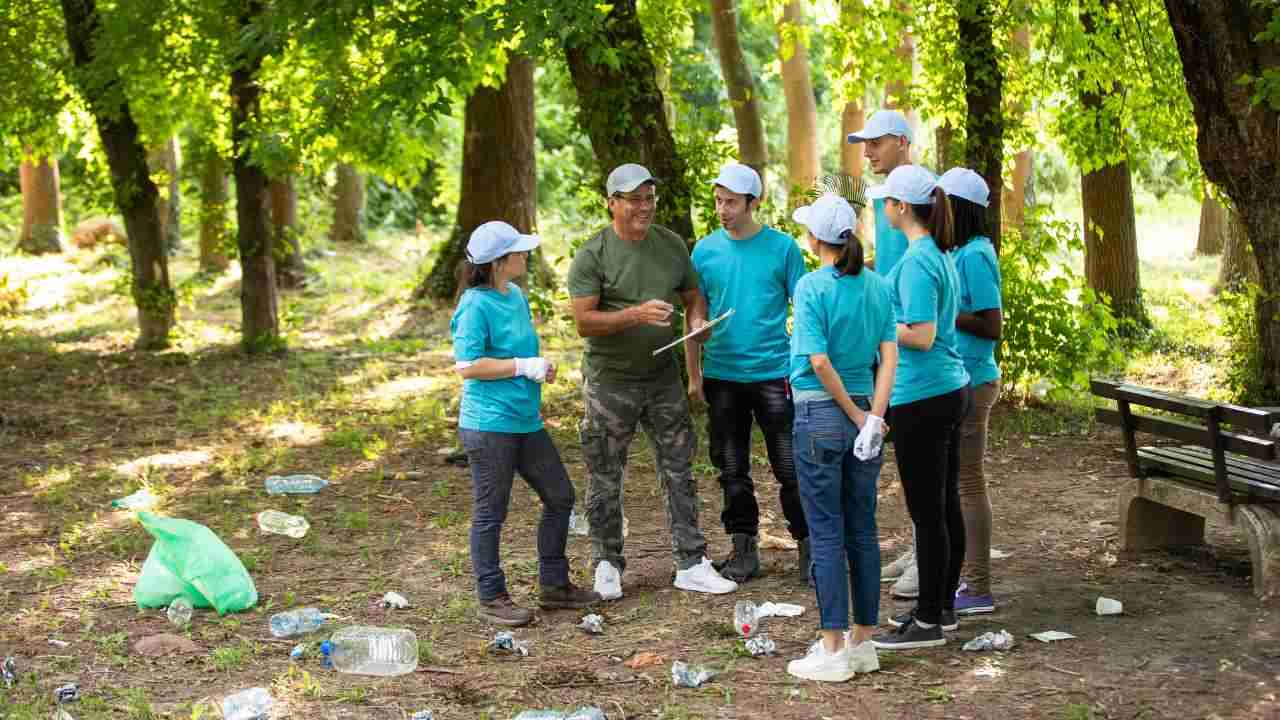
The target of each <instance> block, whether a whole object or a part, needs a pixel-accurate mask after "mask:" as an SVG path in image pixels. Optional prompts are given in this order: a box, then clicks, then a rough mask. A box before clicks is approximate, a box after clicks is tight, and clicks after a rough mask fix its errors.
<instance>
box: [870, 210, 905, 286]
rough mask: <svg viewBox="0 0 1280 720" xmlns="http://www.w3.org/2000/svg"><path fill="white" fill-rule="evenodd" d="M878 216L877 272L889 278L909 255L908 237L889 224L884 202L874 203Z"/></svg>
mask: <svg viewBox="0 0 1280 720" xmlns="http://www.w3.org/2000/svg"><path fill="white" fill-rule="evenodd" d="M872 207H873V208H874V209H875V214H876V272H878V273H880V277H886V278H887V277H889V273H891V272H893V268H894V267H896V266H897V265H898V261H900V260H902V256H903V255H906V254H907V246H908V245H909V244H910V243H909V242H908V241H907V236H906V234H905V233H903V232H902V231H901V230H898V229H897V228H895V227H894V226H892V225H890V224H889V216H888V215H885V214H884V200H883V199H881V200H874V201H872Z"/></svg>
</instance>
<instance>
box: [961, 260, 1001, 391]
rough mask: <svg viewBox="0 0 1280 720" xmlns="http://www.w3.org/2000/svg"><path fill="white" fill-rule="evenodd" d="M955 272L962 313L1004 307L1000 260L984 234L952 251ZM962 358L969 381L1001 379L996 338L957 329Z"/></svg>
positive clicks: (987, 381) (976, 382) (974, 382)
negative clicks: (979, 335) (958, 279)
mask: <svg viewBox="0 0 1280 720" xmlns="http://www.w3.org/2000/svg"><path fill="white" fill-rule="evenodd" d="M953 255H954V257H955V263H956V274H957V275H958V276H959V277H960V312H962V313H976V312H978V311H980V310H1003V309H1004V304H1003V303H1002V302H1001V299H1000V262H999V261H998V260H996V251H995V248H993V247H992V246H991V240H990V239H988V238H985V237H982V236H978V237H975V238H973V239H971V240H970V241H969V242H968V243H966V244H965V246H964V247H962V248H959V249H957V250H956V251H955V252H954V253H953ZM956 333H957V339H958V341H959V344H960V358H961V359H962V360H963V361H964V369H965V370H967V371H968V372H969V383H970V384H972V385H975V386H976V385H982V384H985V383H989V382H995V381H996V380H999V379H1000V368H998V367H996V341H995V340H989V339H987V338H983V337H978V336H977V335H972V334H970V333H967V332H965V331H964V330H961V329H960V328H956Z"/></svg>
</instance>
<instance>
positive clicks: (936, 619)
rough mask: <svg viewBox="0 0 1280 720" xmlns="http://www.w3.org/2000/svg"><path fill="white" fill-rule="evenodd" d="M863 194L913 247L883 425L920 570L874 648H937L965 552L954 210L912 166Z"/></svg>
mask: <svg viewBox="0 0 1280 720" xmlns="http://www.w3.org/2000/svg"><path fill="white" fill-rule="evenodd" d="M867 195H868V196H869V197H872V198H884V199H885V210H886V213H887V214H888V216H889V222H891V223H893V225H894V227H896V228H898V229H899V230H901V231H902V232H904V233H905V234H906V236H907V239H908V240H909V241H910V245H909V246H908V248H907V254H906V255H904V256H903V258H902V260H901V261H899V262H898V264H897V265H896V266H894V268H893V270H892V271H890V273H889V277H888V280H889V283H890V285H892V286H893V304H894V310H895V313H896V315H897V321H898V328H897V335H898V374H897V377H896V378H895V379H894V383H893V394H892V396H891V397H890V399H889V408H890V410H889V422H890V423H891V424H892V426H893V438H894V439H893V442H894V449H895V458H896V459H897V461H898V475H899V476H900V477H901V478H902V490H903V494H904V495H905V496H906V500H907V511H908V512H909V513H910V514H911V520H912V522H913V523H915V526H916V565H917V567H918V568H919V572H920V595H919V598H917V600H916V607H915V609H913V610H912V611H911V612H909V613H904V614H902V615H899V616H897V617H894V618H891V619H890V621H889V622H890V624H892V625H894V626H895V627H896V628H897V629H896V630H894V631H893V632H889V633H885V634H883V635H877V636H876V638H875V640H874V642H875V643H876V646H877V647H879V648H881V649H888V650H896V649H907V648H919V647H934V646H937V645H942V644H944V643H946V639H945V637H944V636H943V631H944V630H954V629H955V628H956V620H955V592H956V587H957V586H958V585H959V584H960V566H961V565H962V564H963V563H964V551H965V546H964V543H965V537H964V517H963V515H962V513H961V512H960V498H959V489H958V475H957V472H958V468H959V463H958V460H957V456H956V453H957V450H958V447H959V441H960V423H961V421H962V420H963V419H964V416H965V414H966V413H967V412H968V409H969V402H970V392H969V374H968V373H967V372H965V369H964V363H963V362H962V361H961V359H960V352H959V350H958V348H957V340H956V313H957V311H958V310H957V308H958V303H959V294H960V293H959V284H960V282H959V279H958V278H957V277H956V268H955V265H954V263H952V261H951V258H950V257H949V256H947V255H944V254H943V253H945V252H946V251H947V250H949V249H950V248H951V245H952V229H951V207H950V205H949V203H948V202H947V194H946V193H945V192H943V190H942V188H940V187H938V185H937V182H936V180H935V179H934V177H933V174H932V173H930V172H929V171H927V170H925V169H924V168H921V167H917V166H915V165H903V166H900V167H897V168H895V169H894V170H893V172H891V173H889V177H888V178H887V179H886V180H885V184H884V185H879V186H877V187H873V188H871V189H870V190H868V191H867Z"/></svg>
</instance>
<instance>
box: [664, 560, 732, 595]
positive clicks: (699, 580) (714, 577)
mask: <svg viewBox="0 0 1280 720" xmlns="http://www.w3.org/2000/svg"><path fill="white" fill-rule="evenodd" d="M675 585H676V587H678V588H680V589H681V590H689V591H691V592H700V593H709V594H711V595H724V594H725V593H731V592H733V591H734V590H737V589H738V583H736V582H734V581H732V580H727V579H725V578H724V577H722V576H721V575H720V573H718V572H716V569H715V568H714V567H712V565H711V561H710V560H708V559H707V558H706V556H703V558H702V562H700V563H698V564H697V565H694V566H693V567H691V568H688V569H687V570H681V571H679V572H677V573H676V583H675Z"/></svg>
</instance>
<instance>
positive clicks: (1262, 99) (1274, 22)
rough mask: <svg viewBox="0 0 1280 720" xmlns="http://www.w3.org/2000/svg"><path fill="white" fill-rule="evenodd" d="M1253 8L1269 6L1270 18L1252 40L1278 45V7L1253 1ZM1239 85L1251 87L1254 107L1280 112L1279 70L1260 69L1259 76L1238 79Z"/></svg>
mask: <svg viewBox="0 0 1280 720" xmlns="http://www.w3.org/2000/svg"><path fill="white" fill-rule="evenodd" d="M1253 5H1254V6H1255V7H1266V6H1267V5H1270V6H1271V18H1270V19H1269V20H1268V21H1267V27H1266V28H1265V29H1264V30H1263V31H1262V32H1260V33H1258V35H1257V37H1255V38H1254V40H1255V41H1256V42H1258V43H1259V44H1261V43H1271V44H1272V45H1280V6H1278V5H1276V4H1275V3H1268V2H1265V0H1253ZM1240 84H1242V85H1246V86H1248V85H1252V86H1253V96H1252V97H1251V98H1250V101H1251V102H1253V104H1254V105H1266V106H1267V107H1269V108H1271V109H1272V110H1273V111H1276V112H1280V68H1277V67H1266V68H1262V72H1261V74H1259V75H1256V76H1253V75H1246V76H1244V77H1242V78H1240Z"/></svg>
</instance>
